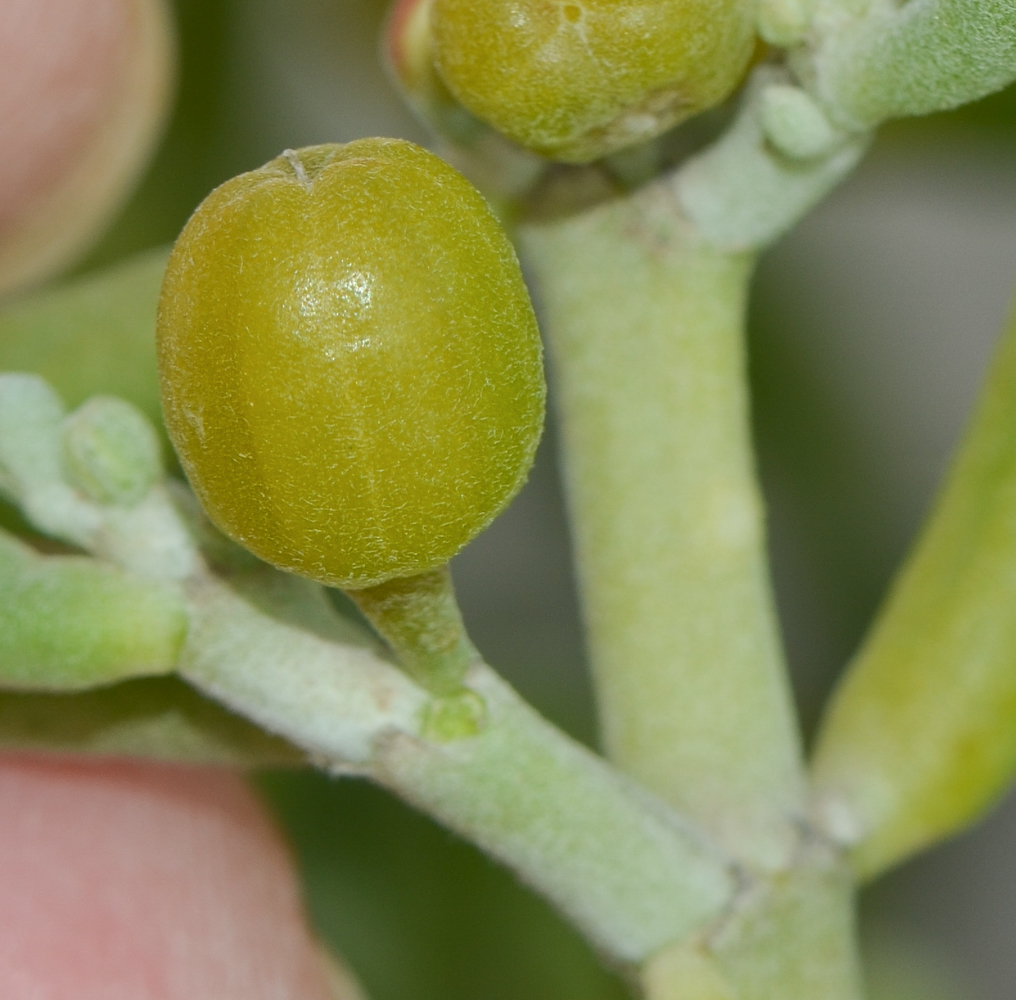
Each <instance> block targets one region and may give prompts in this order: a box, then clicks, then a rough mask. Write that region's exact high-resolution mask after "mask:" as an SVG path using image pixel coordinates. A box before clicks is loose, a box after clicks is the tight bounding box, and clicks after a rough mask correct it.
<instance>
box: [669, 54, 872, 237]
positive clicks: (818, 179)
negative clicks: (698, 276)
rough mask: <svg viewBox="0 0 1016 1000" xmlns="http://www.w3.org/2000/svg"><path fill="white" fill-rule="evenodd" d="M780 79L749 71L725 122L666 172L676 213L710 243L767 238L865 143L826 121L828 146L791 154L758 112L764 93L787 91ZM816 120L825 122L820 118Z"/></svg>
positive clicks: (793, 218) (798, 213) (816, 196)
mask: <svg viewBox="0 0 1016 1000" xmlns="http://www.w3.org/2000/svg"><path fill="white" fill-rule="evenodd" d="M788 79H789V78H788V77H787V75H786V74H785V73H784V72H782V71H780V70H777V69H774V68H772V67H768V66H763V67H760V68H759V69H758V70H756V71H755V73H754V75H753V77H752V80H751V83H750V84H749V86H748V88H747V90H746V92H745V94H744V96H743V98H742V104H741V109H740V111H739V112H738V117H737V119H736V120H735V121H734V123H733V125H732V126H731V127H730V128H729V129H727V131H726V132H725V133H724V134H723V135H722V136H721V137H720V139H719V140H717V142H716V143H714V144H713V145H712V146H710V147H709V148H708V149H707V150H706V151H705V152H703V153H701V154H699V155H698V156H695V157H693V158H692V159H691V160H689V161H688V163H686V164H685V165H684V166H683V167H682V168H681V169H680V170H679V171H677V173H676V174H675V175H674V177H673V179H672V182H671V183H672V184H673V185H674V188H675V190H676V192H677V196H678V198H679V200H680V203H681V207H682V208H683V210H684V212H685V213H686V215H687V216H688V218H689V219H690V220H691V221H692V222H693V223H694V224H695V226H696V227H697V228H698V230H699V232H700V233H701V234H702V236H703V238H704V239H706V240H707V241H708V242H709V243H711V244H712V245H713V246H715V247H716V248H717V249H720V250H724V251H726V252H728V253H739V252H743V251H746V250H758V249H762V248H764V247H766V246H768V245H769V244H771V243H773V242H774V241H775V240H776V239H777V238H778V237H780V236H782V235H783V234H784V233H785V232H787V231H788V230H789V229H790V228H791V227H793V225H794V224H795V223H797V222H798V221H799V220H800V219H801V218H802V217H803V216H804V215H806V214H807V213H808V211H810V210H811V209H812V208H814V206H815V205H817V204H818V203H819V202H820V201H821V200H822V199H823V198H824V197H825V196H826V195H827V194H828V193H829V192H830V191H831V190H832V189H833V188H834V187H835V186H836V185H837V184H839V183H840V181H842V180H843V179H844V178H845V177H846V176H847V174H849V173H850V171H851V170H853V168H854V167H855V166H856V165H857V163H858V162H859V160H860V159H861V157H862V156H863V155H864V153H865V151H866V150H867V148H868V145H869V143H870V136H868V135H866V134H861V135H848V134H846V133H843V132H841V131H839V130H837V129H834V128H833V127H832V126H831V125H826V127H827V128H828V138H827V139H826V142H827V145H828V148H827V149H824V150H821V152H820V153H819V154H818V155H814V156H806V157H794V156H793V155H790V154H791V153H792V152H793V150H792V149H780V148H779V146H778V145H777V141H778V140H779V138H780V137H779V136H773V135H771V134H767V131H766V129H765V128H764V124H765V121H764V115H763V111H764V107H765V104H766V97H767V93H770V92H772V91H773V90H775V89H777V88H778V89H779V91H780V92H781V94H785V93H786V92H787V91H788V90H790V88H789V87H788ZM797 93H799V94H800V96H801V97H802V98H804V94H803V92H802V91H797ZM803 107H804V108H806V109H807V113H808V116H809V117H811V118H814V116H820V115H821V112H820V111H819V110H818V108H817V107H809V106H808V105H807V104H803ZM789 124H790V125H791V126H792V125H793V124H794V123H793V122H791V123H789ZM818 124H819V125H820V126H821V125H822V124H825V123H823V122H822V120H821V117H819V118H818ZM808 126H810V128H811V131H813V132H814V131H815V126H814V125H811V123H810V122H808V123H806V127H808ZM784 131H789V130H788V129H785V130H784ZM774 139H776V140H777V141H774Z"/></svg>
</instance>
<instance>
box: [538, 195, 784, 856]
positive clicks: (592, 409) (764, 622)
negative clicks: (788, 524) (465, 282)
mask: <svg viewBox="0 0 1016 1000" xmlns="http://www.w3.org/2000/svg"><path fill="white" fill-rule="evenodd" d="M519 239H520V245H521V248H522V250H523V252H524V256H525V259H526V260H527V262H528V263H529V265H530V267H531V268H532V273H533V274H534V276H535V277H536V281H537V293H538V299H539V300H540V302H541V305H542V315H543V324H544V332H545V333H546V335H547V337H548V341H549V345H550V350H551V356H552V360H553V362H554V365H555V369H556V372H557V379H558V380H557V389H558V396H557V404H558V407H559V410H560V413H561V418H562V427H563V439H564V445H565V450H564V460H565V470H566V481H567V486H568V492H569V503H570V508H571V511H570V512H571V517H572V523H573V526H574V532H575V542H576V547H577V556H578V568H579V579H580V584H581V589H582V598H583V604H584V611H585V618H586V622H587V624H588V628H589V645H590V654H591V660H592V666H593V671H594V677H595V680H596V684H597V696H598V699H599V703H600V710H601V716H602V719H603V723H604V730H605V737H606V743H607V748H608V751H609V753H610V755H611V756H612V758H613V759H614V760H616V761H617V762H618V764H619V765H620V766H621V767H622V768H623V769H625V770H626V771H627V772H628V773H630V774H632V775H633V776H634V777H635V778H636V779H637V780H639V781H640V782H642V783H643V784H645V785H646V786H647V787H648V788H650V789H652V790H653V791H655V792H656V793H657V794H659V795H661V796H662V797H663V798H664V799H666V800H667V801H668V802H670V803H672V804H674V805H675V806H676V807H677V808H678V809H680V810H681V811H682V812H684V813H686V814H687V815H689V816H691V817H692V818H693V819H694V820H695V821H696V822H697V823H699V824H701V825H702V826H704V827H705V828H706V829H707V830H708V831H709V832H710V833H711V834H712V835H713V836H715V837H717V838H718V839H719V841H720V842H721V843H722V844H723V845H724V846H725V848H726V850H728V851H729V852H730V853H732V854H733V855H734V856H736V857H738V858H739V859H741V860H743V861H744V862H745V863H746V864H750V865H754V866H759V867H761V868H779V867H781V866H783V865H785V864H786V863H788V857H789V854H790V853H791V852H792V851H793V847H794V844H795V843H796V839H797V833H796V830H795V829H794V826H793V823H794V818H795V817H797V816H800V815H801V814H802V810H803V808H804V807H803V798H804V777H803V770H802V766H801V761H800V757H799V747H798V742H797V733H796V723H795V720H794V716H793V709H792V707H791V703H790V695H789V690H788V684H787V679H786V676H785V670H784V664H783V657H782V651H781V649H780V638H779V630H778V626H777V623H776V617H775V612H774V608H773V601H772V595H771V592H770V585H769V578H768V569H767V557H766V549H765V532H764V519H763V511H762V502H761V497H760V495H759V490H758V486H757V484H756V481H755V470H754V460H753V457H752V450H751V437H750V431H749V425H748V398H747V383H746V371H745V357H744V342H743V324H744V306H745V298H746V292H747V284H748V281H749V278H750V275H751V269H752V263H753V261H752V259H751V258H750V257H749V256H747V255H742V256H737V255H729V254H725V253H721V252H718V251H717V250H716V249H714V248H713V247H711V246H709V245H708V244H706V243H705V242H704V241H703V240H702V237H701V235H700V234H699V233H698V232H697V231H696V230H695V228H694V227H693V226H692V225H690V224H689V223H688V221H687V220H686V219H685V218H684V217H683V216H682V214H681V211H680V207H679V206H678V205H677V204H676V203H675V199H674V196H673V189H672V188H671V187H670V186H669V185H668V183H667V182H665V181H661V182H659V183H657V184H655V185H650V186H649V187H646V188H643V189H642V190H641V191H640V192H639V193H638V194H637V195H636V196H634V197H632V198H629V199H626V200H619V201H616V202H612V203H609V204H606V205H603V206H600V207H598V208H596V209H593V210H590V211H587V212H584V213H582V214H580V215H577V216H574V217H571V218H567V219H563V220H557V221H553V222H549V223H544V224H530V225H527V226H525V227H524V228H522V229H521V230H520V232H519Z"/></svg>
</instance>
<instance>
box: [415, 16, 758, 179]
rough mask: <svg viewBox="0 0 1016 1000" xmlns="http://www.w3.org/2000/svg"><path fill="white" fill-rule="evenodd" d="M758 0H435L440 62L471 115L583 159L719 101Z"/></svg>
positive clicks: (545, 149) (738, 72)
mask: <svg viewBox="0 0 1016 1000" xmlns="http://www.w3.org/2000/svg"><path fill="white" fill-rule="evenodd" d="M753 15H754V4H753V3H752V2H751V0H483V2H478V0H434V9H433V12H432V16H431V30H432V32H433V35H434V45H435V53H436V62H437V69H438V72H439V73H440V74H441V76H442V77H443V78H444V81H445V83H446V84H447V85H448V88H449V89H450V90H451V92H452V93H453V94H454V95H455V96H456V97H457V98H458V99H459V100H460V101H461V102H462V103H463V104H464V105H465V106H466V107H467V108H469V110H470V111H472V112H473V114H475V115H477V116H478V117H479V118H482V119H483V120H484V121H487V122H489V123H490V124H491V125H493V126H494V127H495V128H497V129H499V130H500V131H502V132H503V133H504V134H505V135H507V136H509V137H510V138H512V139H514V140H515V141H516V142H519V143H521V144H522V145H523V146H526V147H528V148H529V149H532V150H535V151H536V152H538V153H542V154H543V155H544V156H548V157H550V158H551V159H556V160H562V161H566V162H585V161H589V160H592V159H596V158H597V157H600V156H604V155H606V154H608V153H611V152H613V151H615V150H617V149H622V148H624V147H625V146H629V145H632V144H634V143H637V142H643V141H646V140H648V139H651V138H653V136H656V135H659V134H660V133H661V132H663V131H665V130H666V129H668V128H670V127H672V126H673V125H676V124H677V123H678V122H680V121H682V120H684V119H685V118H688V117H690V116H691V115H694V114H696V113H698V112H699V111H702V110H704V109H706V108H709V107H712V106H713V105H715V104H718V103H719V102H720V101H722V100H723V99H724V98H725V97H727V96H728V95H729V94H730V93H731V92H732V91H733V90H734V88H735V87H736V86H737V84H738V82H739V81H740V80H741V78H742V76H743V74H744V71H745V68H746V67H747V65H748V61H749V59H750V58H751V54H752V49H753V39H754V23H753Z"/></svg>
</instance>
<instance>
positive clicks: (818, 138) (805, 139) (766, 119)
mask: <svg viewBox="0 0 1016 1000" xmlns="http://www.w3.org/2000/svg"><path fill="white" fill-rule="evenodd" d="M762 130H763V132H765V135H766V138H767V139H768V140H769V142H771V143H772V145H773V146H774V148H775V149H776V150H777V151H778V152H779V153H781V154H782V155H783V156H786V157H788V158H789V159H791V160H811V159H815V158H817V157H819V156H824V155H826V154H827V153H829V152H831V151H832V150H833V148H834V147H835V146H836V143H837V140H838V139H839V136H838V134H837V132H836V130H835V129H834V128H833V126H832V125H831V124H830V123H829V119H828V118H826V116H825V113H824V112H823V111H822V109H821V108H820V107H819V106H818V105H817V104H816V103H815V101H814V100H813V99H812V98H811V97H810V96H809V95H808V94H806V93H805V92H804V91H803V90H802V89H801V88H800V87H794V86H792V85H790V84H788V83H774V84H771V85H770V86H768V87H766V88H765V90H764V91H763V92H762Z"/></svg>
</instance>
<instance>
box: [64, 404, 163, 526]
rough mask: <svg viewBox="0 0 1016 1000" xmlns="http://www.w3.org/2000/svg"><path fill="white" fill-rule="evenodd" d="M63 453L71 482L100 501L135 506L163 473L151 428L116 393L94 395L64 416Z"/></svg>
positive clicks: (157, 442) (156, 443) (135, 410)
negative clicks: (113, 394)
mask: <svg viewBox="0 0 1016 1000" xmlns="http://www.w3.org/2000/svg"><path fill="white" fill-rule="evenodd" d="M63 454H64V469H65V474H66V476H67V479H68V481H69V482H70V484H71V485H72V486H75V487H77V488H78V489H80V490H83V491H84V492H85V493H87V494H88V496H89V497H91V498H92V499H93V500H95V501H97V502H99V503H103V504H116V505H117V506H121V507H133V506H135V505H136V504H138V503H139V502H140V501H141V500H142V499H143V498H144V497H145V495H146V494H147V493H148V491H149V490H150V489H151V488H152V487H153V486H154V485H155V483H156V482H157V481H158V479H159V476H160V475H161V473H162V462H161V456H160V454H159V439H158V437H157V436H156V433H155V430H154V428H153V427H152V425H151V424H150V423H149V422H148V420H147V418H146V417H145V415H144V414H143V413H142V412H141V411H140V410H138V409H137V408H136V407H134V406H132V405H131V404H130V403H128V402H126V401H125V400H122V399H117V398H116V397H115V396H95V397H93V398H92V399H90V400H88V402H86V403H85V404H84V405H83V406H80V407H79V408H78V409H77V410H75V411H74V412H73V413H71V414H70V415H69V416H68V417H67V418H66V419H65V420H64V427H63Z"/></svg>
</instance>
